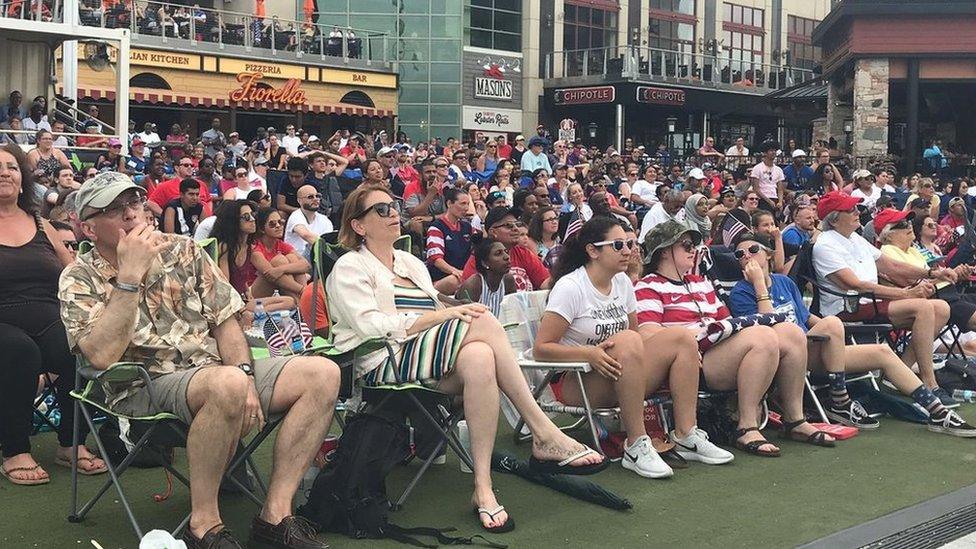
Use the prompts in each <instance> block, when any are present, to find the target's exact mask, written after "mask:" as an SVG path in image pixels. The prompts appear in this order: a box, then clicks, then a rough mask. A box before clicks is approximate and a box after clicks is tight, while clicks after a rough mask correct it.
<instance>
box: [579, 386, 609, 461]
mask: <svg viewBox="0 0 976 549" xmlns="http://www.w3.org/2000/svg"><path fill="white" fill-rule="evenodd" d="M575 373H576V380H577V381H579V386H580V394H581V395H582V396H583V409H584V410H586V421H587V422H588V423H589V424H590V436H591V437H593V449H594V450H596V451H597V452H600V454H603V449H602V448H600V435H599V434H598V433H597V432H596V419H595V418H594V417H593V408H592V407H591V406H590V397H589V396H587V394H586V386H585V385H583V374H581V373H580V372H575Z"/></svg>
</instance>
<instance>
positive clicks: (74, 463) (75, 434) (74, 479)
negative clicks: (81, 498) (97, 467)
mask: <svg viewBox="0 0 976 549" xmlns="http://www.w3.org/2000/svg"><path fill="white" fill-rule="evenodd" d="M76 378H78V376H77V375H76ZM78 379H80V378H78ZM75 385H76V386H77V385H78V382H77V381H76V382H75ZM71 406H72V407H73V408H74V419H73V420H72V422H71V510H70V511H69V512H68V522H80V521H81V519H80V518H79V517H78V439H79V438H80V429H81V411H80V408H81V406H82V404H81V401H80V400H77V399H72V403H71ZM93 434H95V433H93ZM103 455H104V454H103Z"/></svg>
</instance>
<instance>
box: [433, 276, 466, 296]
mask: <svg viewBox="0 0 976 549" xmlns="http://www.w3.org/2000/svg"><path fill="white" fill-rule="evenodd" d="M459 286H461V281H460V280H458V278H457V277H456V276H452V275H447V276H445V277H444V278H442V279H440V280H438V281H437V282H435V283H434V289H436V290H437V291H438V292H440V293H442V294H444V295H454V294H455V293H457V290H458V287H459Z"/></svg>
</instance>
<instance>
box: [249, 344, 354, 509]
mask: <svg viewBox="0 0 976 549" xmlns="http://www.w3.org/2000/svg"><path fill="white" fill-rule="evenodd" d="M338 393H339V368H338V367H337V366H336V364H335V363H334V362H332V361H331V360H328V359H326V358H323V357H314V356H303V357H296V358H293V359H291V360H289V361H288V363H287V364H285V367H284V368H283V369H282V371H281V374H280V375H279V376H278V380H277V382H275V387H274V393H273V394H272V397H271V409H270V412H271V414H281V413H284V414H285V419H283V420H282V422H281V425H280V426H279V427H278V438H277V439H276V440H275V445H274V468H273V469H272V470H271V482H270V484H269V485H268V497H267V499H266V500H265V502H264V508H263V509H262V510H261V519H262V520H264V521H265V522H268V523H270V524H278V523H279V522H281V519H283V518H285V517H287V516H289V515H291V514H292V509H291V502H292V498H293V497H294V496H295V491H296V490H298V483H299V482H300V481H301V479H302V475H303V474H304V473H305V470H306V469H308V465H309V463H311V462H312V458H313V457H315V452H316V451H317V450H318V448H319V445H320V444H321V443H322V441H323V440H324V439H325V435H326V434H328V432H329V425H331V424H332V414H333V412H334V411H335V401H336V395H338Z"/></svg>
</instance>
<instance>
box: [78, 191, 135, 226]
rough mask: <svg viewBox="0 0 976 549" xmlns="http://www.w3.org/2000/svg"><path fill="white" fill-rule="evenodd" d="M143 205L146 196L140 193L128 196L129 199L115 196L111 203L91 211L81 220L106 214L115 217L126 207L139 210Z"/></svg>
mask: <svg viewBox="0 0 976 549" xmlns="http://www.w3.org/2000/svg"><path fill="white" fill-rule="evenodd" d="M145 207H146V197H145V196H143V195H141V194H137V195H135V196H133V197H130V198H129V199H122V198H116V199H115V200H113V201H112V203H111V204H109V205H108V206H105V207H104V208H101V209H99V210H95V211H94V212H93V213H91V214H90V215H88V216H87V217H85V219H83V220H82V221H86V220H88V219H91V218H93V217H95V216H97V215H107V216H109V217H115V216H117V215H119V214H121V213H122V212H123V211H125V210H126V209H131V210H138V211H140V212H141V211H142V210H143V209H144V208H145Z"/></svg>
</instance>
